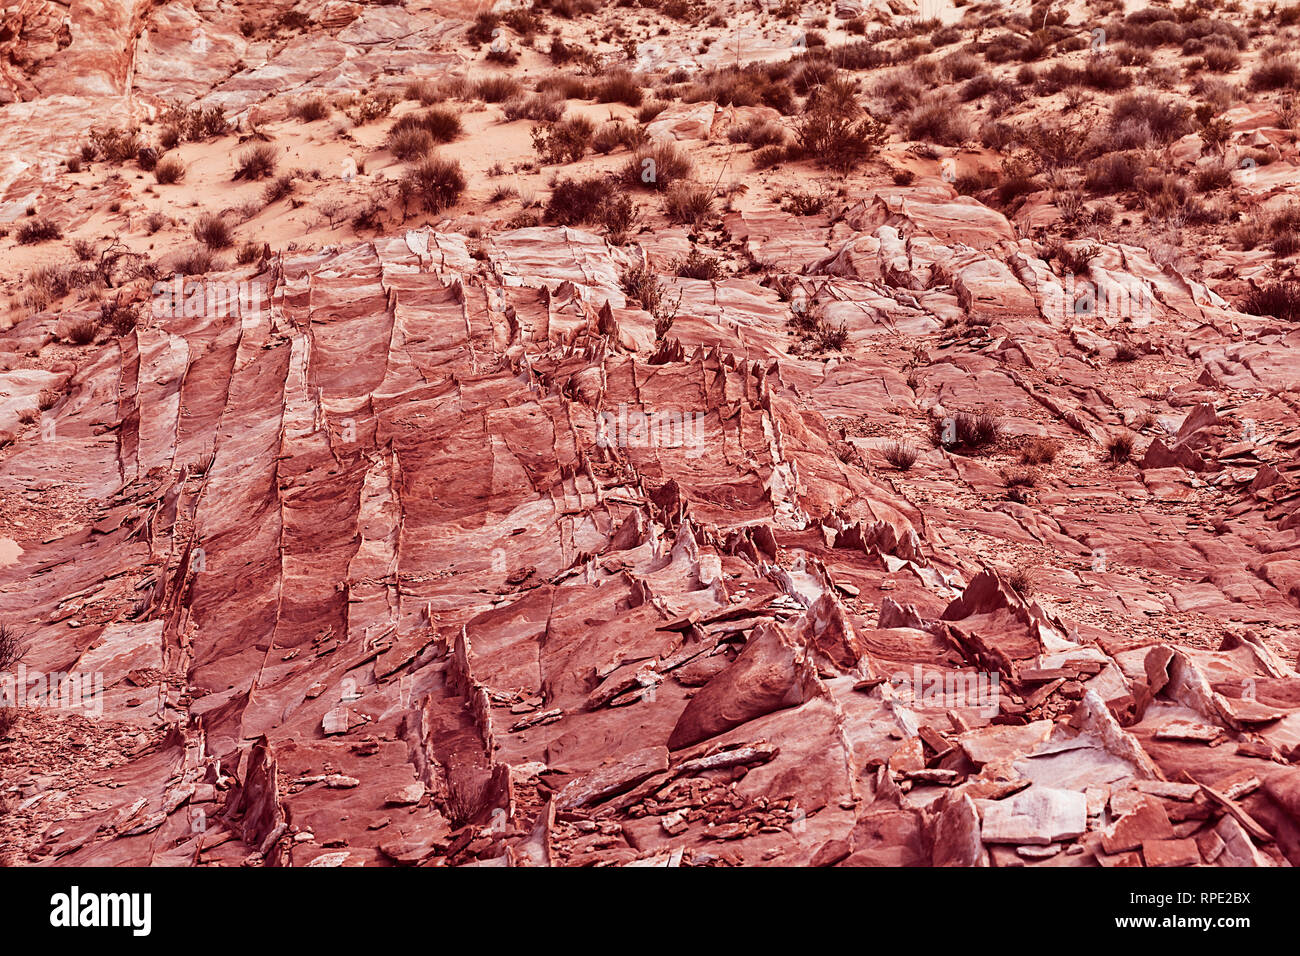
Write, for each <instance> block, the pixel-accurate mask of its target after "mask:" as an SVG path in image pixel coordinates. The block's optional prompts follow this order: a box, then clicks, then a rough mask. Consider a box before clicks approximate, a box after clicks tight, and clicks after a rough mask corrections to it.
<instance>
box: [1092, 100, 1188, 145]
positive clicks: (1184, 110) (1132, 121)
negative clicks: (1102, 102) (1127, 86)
mask: <svg viewBox="0 0 1300 956" xmlns="http://www.w3.org/2000/svg"><path fill="white" fill-rule="evenodd" d="M1110 128H1111V130H1112V132H1113V133H1115V134H1122V133H1123V132H1124V131H1125V130H1126V129H1127V130H1134V129H1137V128H1145V129H1146V130H1148V131H1149V132H1150V137H1151V138H1152V139H1154V140H1155V141H1156V142H1158V143H1168V142H1170V141H1171V140H1175V139H1177V138H1178V137H1180V136H1183V135H1184V134H1186V133H1188V132H1190V130H1191V109H1190V108H1189V107H1188V106H1187V104H1185V103H1179V102H1176V101H1174V100H1170V99H1166V98H1165V97H1162V96H1159V95H1157V94H1155V93H1126V94H1124V95H1123V96H1121V97H1120V98H1119V99H1118V100H1116V101H1115V102H1114V103H1113V104H1112V105H1111V112H1110ZM1120 138H1121V139H1123V138H1125V137H1123V136H1122V135H1121V136H1120ZM1124 145H1127V143H1125V144H1124ZM1121 148H1123V145H1121Z"/></svg>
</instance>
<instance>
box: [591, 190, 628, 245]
mask: <svg viewBox="0 0 1300 956" xmlns="http://www.w3.org/2000/svg"><path fill="white" fill-rule="evenodd" d="M596 221H597V222H598V223H599V224H600V225H601V226H602V227H603V228H604V230H605V235H606V236H607V237H608V238H609V241H610V242H612V243H613V244H614V245H616V246H617V245H622V244H623V243H624V242H626V241H627V237H628V235H629V234H630V233H631V232H632V229H633V227H635V226H636V224H637V206H636V203H634V202H633V201H632V197H631V196H629V195H628V194H627V193H625V192H623V191H622V190H619V191H617V192H614V193H610V194H609V195H607V196H606V197H605V201H604V202H603V203H602V204H601V206H600V208H599V209H598V210H597V212H596Z"/></svg>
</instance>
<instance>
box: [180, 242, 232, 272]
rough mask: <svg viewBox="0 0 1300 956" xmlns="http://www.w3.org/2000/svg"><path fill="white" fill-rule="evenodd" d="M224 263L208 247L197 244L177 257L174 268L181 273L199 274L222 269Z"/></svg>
mask: <svg viewBox="0 0 1300 956" xmlns="http://www.w3.org/2000/svg"><path fill="white" fill-rule="evenodd" d="M222 268H223V264H222V262H221V260H220V259H217V258H216V257H215V256H213V255H212V253H211V252H209V251H208V250H207V249H205V248H203V247H202V246H195V247H194V248H193V249H191V250H190V251H189V252H187V253H183V254H181V255H180V256H178V257H177V259H176V261H175V263H173V269H174V270H175V271H176V272H178V273H180V274H181V275H187V276H198V275H203V274H204V273H206V272H214V271H220V270H221V269H222Z"/></svg>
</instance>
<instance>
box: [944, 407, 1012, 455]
mask: <svg viewBox="0 0 1300 956" xmlns="http://www.w3.org/2000/svg"><path fill="white" fill-rule="evenodd" d="M1001 431H1002V429H1001V428H1000V426H999V425H998V420H997V419H996V418H994V417H993V416H992V415H990V414H989V413H988V412H977V413H972V412H958V413H957V414H956V415H952V416H950V417H948V418H945V419H943V420H942V421H935V423H934V435H935V440H936V442H937V443H938V444H939V445H942V446H943V447H944V448H946V449H948V450H949V451H978V450H979V449H982V448H987V447H988V446H990V445H992V444H993V443H994V442H995V441H997V439H998V436H999V435H1000V434H1001Z"/></svg>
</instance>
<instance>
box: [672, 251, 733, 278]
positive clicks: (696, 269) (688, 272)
mask: <svg viewBox="0 0 1300 956" xmlns="http://www.w3.org/2000/svg"><path fill="white" fill-rule="evenodd" d="M669 268H670V269H671V270H672V273H673V275H675V276H677V277H678V278H681V279H708V280H709V281H711V282H715V281H717V280H718V279H721V278H722V277H723V275H724V273H723V270H722V265H721V263H719V262H718V260H717V259H716V258H715V257H713V256H709V255H705V254H704V253H702V252H700V247H699V246H696V245H692V246H691V251H690V252H688V253H687V254H686V255H685V256H682V257H680V258H677V259H674V260H673V261H672V264H671V266H670V267H669Z"/></svg>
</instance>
